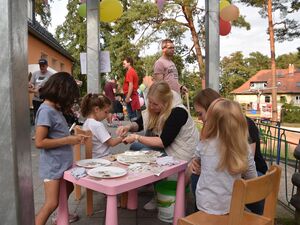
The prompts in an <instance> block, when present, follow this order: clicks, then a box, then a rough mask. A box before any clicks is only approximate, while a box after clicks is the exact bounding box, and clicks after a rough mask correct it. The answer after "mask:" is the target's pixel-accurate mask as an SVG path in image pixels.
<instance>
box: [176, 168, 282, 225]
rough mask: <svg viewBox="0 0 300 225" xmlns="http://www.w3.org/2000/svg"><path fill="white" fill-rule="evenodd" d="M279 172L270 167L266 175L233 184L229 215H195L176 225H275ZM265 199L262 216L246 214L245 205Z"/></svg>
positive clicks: (198, 213)
mask: <svg viewBox="0 0 300 225" xmlns="http://www.w3.org/2000/svg"><path fill="white" fill-rule="evenodd" d="M280 175H281V168H280V167H279V166H278V165H273V166H271V167H270V169H269V170H268V172H267V174H265V175H264V176H260V177H257V178H254V179H250V180H243V179H238V180H236V181H235V182H234V186H233V193H232V199H231V204H230V212H229V214H226V215H211V214H207V213H205V212H201V211H200V212H196V213H193V214H191V215H189V216H187V217H184V218H181V219H179V220H178V225H225V224H226V225H274V218H275V215H276V204H277V196H278V191H279V185H280ZM262 199H265V206H264V214H263V215H257V214H254V213H251V212H246V211H245V204H249V203H253V202H257V201H260V200H262Z"/></svg>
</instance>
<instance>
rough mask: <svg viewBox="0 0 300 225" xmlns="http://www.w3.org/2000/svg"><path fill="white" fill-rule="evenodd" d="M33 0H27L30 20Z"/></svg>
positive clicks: (30, 18)
mask: <svg viewBox="0 0 300 225" xmlns="http://www.w3.org/2000/svg"><path fill="white" fill-rule="evenodd" d="M32 10H33V9H32V0H27V17H28V19H29V20H31V21H32V19H33V18H32V16H33V15H32V13H33V12H32Z"/></svg>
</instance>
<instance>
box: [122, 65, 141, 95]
mask: <svg viewBox="0 0 300 225" xmlns="http://www.w3.org/2000/svg"><path fill="white" fill-rule="evenodd" d="M130 82H132V83H133V91H132V92H136V91H137V89H138V88H139V77H138V75H137V73H136V72H135V70H134V69H133V68H132V67H130V68H129V69H128V70H127V73H126V75H125V80H124V84H123V92H124V94H125V95H126V94H127V93H128V87H129V83H130Z"/></svg>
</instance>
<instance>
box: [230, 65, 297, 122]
mask: <svg viewBox="0 0 300 225" xmlns="http://www.w3.org/2000/svg"><path fill="white" fill-rule="evenodd" d="M276 76H277V84H276V86H275V87H273V86H272V75H271V70H260V71H259V72H257V73H256V74H255V75H254V76H252V77H251V78H250V79H249V80H248V81H246V82H245V83H244V84H242V85H241V86H240V87H238V88H237V89H235V90H233V91H232V92H231V93H232V94H233V95H234V100H235V101H237V102H239V103H240V104H242V105H246V106H247V110H250V111H251V110H252V111H258V112H261V117H266V118H270V117H271V108H272V104H271V103H272V89H274V88H275V89H276V90H277V103H278V104H277V105H278V112H280V109H281V106H282V104H283V103H291V104H294V105H297V106H300V70H299V69H295V67H294V65H293V64H290V65H289V68H288V69H277V70H276Z"/></svg>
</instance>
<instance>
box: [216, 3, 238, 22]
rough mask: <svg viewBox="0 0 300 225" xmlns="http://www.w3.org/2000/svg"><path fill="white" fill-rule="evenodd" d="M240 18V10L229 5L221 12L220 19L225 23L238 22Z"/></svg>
mask: <svg viewBox="0 0 300 225" xmlns="http://www.w3.org/2000/svg"><path fill="white" fill-rule="evenodd" d="M239 16H240V10H239V8H238V7H236V6H235V5H229V6H227V7H225V8H224V9H222V10H221V11H220V17H221V18H222V20H224V21H233V20H237V19H238V18H239Z"/></svg>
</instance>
